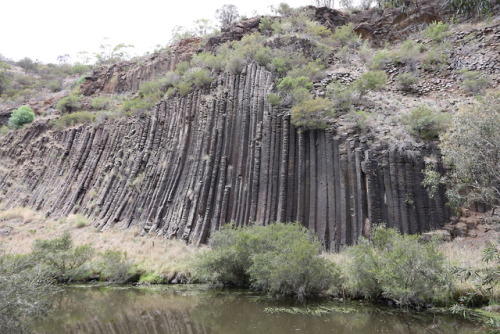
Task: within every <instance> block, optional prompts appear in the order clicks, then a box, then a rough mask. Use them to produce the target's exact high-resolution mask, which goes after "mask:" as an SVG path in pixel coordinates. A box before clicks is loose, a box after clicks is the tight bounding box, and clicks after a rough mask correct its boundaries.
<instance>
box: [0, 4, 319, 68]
mask: <svg viewBox="0 0 500 334" xmlns="http://www.w3.org/2000/svg"><path fill="white" fill-rule="evenodd" d="M280 2H283V0H250V1H248V0H247V1H243V0H233V1H231V0H210V1H185V0H176V1H167V0H163V1H158V0H156V1H154V0H140V1H129V2H127V1H116V0H86V1H74V0H73V1H72V0H5V1H2V6H1V8H2V15H1V18H0V54H1V55H3V56H5V57H7V58H9V59H12V60H16V61H17V60H19V59H21V58H23V57H30V58H32V59H34V60H35V59H38V60H40V61H42V62H44V63H50V62H52V63H56V62H57V56H59V55H63V54H70V55H71V56H72V58H71V61H74V60H75V55H76V54H77V53H78V52H79V51H88V52H91V53H93V52H95V51H97V49H98V46H99V45H100V44H101V43H102V42H103V40H104V38H105V37H107V38H109V42H110V44H112V45H116V44H118V43H126V44H132V45H134V46H135V48H134V49H135V53H136V54H138V55H142V54H144V53H145V52H146V51H151V50H153V49H154V47H155V46H156V45H158V44H160V45H162V46H164V45H166V44H167V43H168V41H169V39H170V35H171V31H172V29H173V27H174V26H179V25H180V26H189V25H190V24H191V23H192V22H193V21H194V20H197V19H201V18H206V19H210V20H213V21H214V24H215V23H216V21H215V18H214V15H215V10H216V9H218V8H220V7H222V5H224V4H227V3H230V4H234V5H236V6H237V7H238V10H239V13H240V15H246V16H248V17H251V16H253V15H254V14H255V13H258V14H265V13H270V10H269V6H270V5H275V6H276V5H278V4H279V3H280ZM286 2H287V3H288V4H289V5H290V6H292V7H294V8H295V7H300V6H305V5H310V4H312V3H313V0H288V1H286Z"/></svg>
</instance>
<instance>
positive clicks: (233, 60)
mask: <svg viewBox="0 0 500 334" xmlns="http://www.w3.org/2000/svg"><path fill="white" fill-rule="evenodd" d="M246 65H247V62H246V61H245V58H243V57H241V56H240V55H238V54H234V55H232V56H231V57H230V58H229V59H228V60H227V63H226V71H228V72H229V73H232V74H240V73H241V72H242V71H243V69H244V68H245V66H246Z"/></svg>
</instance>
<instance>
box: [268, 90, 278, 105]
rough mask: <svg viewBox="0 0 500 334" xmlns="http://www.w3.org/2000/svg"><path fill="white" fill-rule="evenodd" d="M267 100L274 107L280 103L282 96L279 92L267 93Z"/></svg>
mask: <svg viewBox="0 0 500 334" xmlns="http://www.w3.org/2000/svg"><path fill="white" fill-rule="evenodd" d="M267 102H268V103H269V104H270V105H272V106H273V107H275V106H277V105H279V104H280V103H281V97H280V96H279V95H277V94H273V93H271V94H268V95H267Z"/></svg>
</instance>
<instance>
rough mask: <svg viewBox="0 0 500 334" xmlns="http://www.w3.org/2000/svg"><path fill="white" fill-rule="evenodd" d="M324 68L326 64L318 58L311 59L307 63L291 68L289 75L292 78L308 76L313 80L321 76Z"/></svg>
mask: <svg viewBox="0 0 500 334" xmlns="http://www.w3.org/2000/svg"><path fill="white" fill-rule="evenodd" d="M324 69H325V66H324V65H323V64H321V63H320V62H319V61H318V60H316V61H310V62H308V63H307V64H305V65H299V66H295V67H294V68H291V69H290V70H289V71H288V73H287V76H288V77H291V78H300V77H306V78H308V79H309V80H311V81H312V80H316V79H318V78H320V77H321V75H322V74H323V70H324Z"/></svg>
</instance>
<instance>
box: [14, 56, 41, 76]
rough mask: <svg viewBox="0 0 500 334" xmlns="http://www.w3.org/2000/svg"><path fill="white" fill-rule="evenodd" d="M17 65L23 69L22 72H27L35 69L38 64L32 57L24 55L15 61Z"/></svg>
mask: <svg viewBox="0 0 500 334" xmlns="http://www.w3.org/2000/svg"><path fill="white" fill-rule="evenodd" d="M17 65H19V66H20V67H21V68H22V69H23V70H24V74H27V73H28V72H29V71H35V69H36V67H37V65H38V64H37V63H36V62H35V61H33V59H31V58H28V57H24V58H23V59H21V60H20V61H18V62H17Z"/></svg>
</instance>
